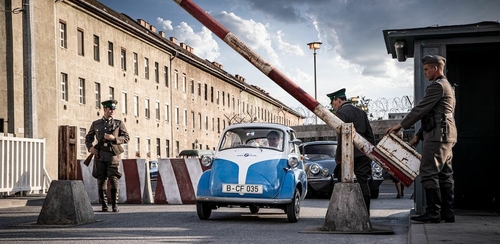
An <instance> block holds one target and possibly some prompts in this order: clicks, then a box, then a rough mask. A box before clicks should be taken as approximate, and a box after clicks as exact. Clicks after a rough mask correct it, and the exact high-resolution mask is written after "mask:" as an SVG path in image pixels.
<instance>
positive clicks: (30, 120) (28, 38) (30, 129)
mask: <svg viewBox="0 0 500 244" xmlns="http://www.w3.org/2000/svg"><path fill="white" fill-rule="evenodd" d="M30 2H31V0H23V2H22V3H23V16H22V19H23V73H24V78H23V85H24V137H25V138H36V137H37V136H38V135H37V134H38V133H37V129H38V122H37V120H35V119H34V116H33V115H36V114H37V103H36V101H37V98H36V97H37V96H36V95H37V94H36V78H35V70H36V67H35V62H33V60H34V59H35V45H34V44H33V43H32V40H33V34H32V30H31V25H32V22H33V10H32V8H30V5H31V3H30Z"/></svg>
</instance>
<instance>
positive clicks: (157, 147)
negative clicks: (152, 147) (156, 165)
mask: <svg viewBox="0 0 500 244" xmlns="http://www.w3.org/2000/svg"><path fill="white" fill-rule="evenodd" d="M156 156H157V157H158V158H160V157H161V147H160V138H156Z"/></svg>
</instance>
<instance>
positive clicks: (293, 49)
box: [276, 30, 304, 57]
mask: <svg viewBox="0 0 500 244" xmlns="http://www.w3.org/2000/svg"><path fill="white" fill-rule="evenodd" d="M276 36H277V37H276V39H277V40H278V49H279V50H280V51H282V52H283V53H285V54H292V55H296V56H299V57H302V56H304V50H303V49H302V48H300V47H299V46H298V45H292V44H290V43H288V42H285V41H283V37H284V36H285V34H284V33H283V31H281V30H280V31H278V32H277V33H276Z"/></svg>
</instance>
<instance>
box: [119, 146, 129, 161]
mask: <svg viewBox="0 0 500 244" xmlns="http://www.w3.org/2000/svg"><path fill="white" fill-rule="evenodd" d="M121 146H122V148H123V153H122V154H121V155H120V156H121V158H122V159H127V158H128V143H125V144H121Z"/></svg>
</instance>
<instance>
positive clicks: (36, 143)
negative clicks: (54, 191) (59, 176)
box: [0, 134, 51, 195]
mask: <svg viewBox="0 0 500 244" xmlns="http://www.w3.org/2000/svg"><path fill="white" fill-rule="evenodd" d="M50 182H51V180H50V177H49V175H48V173H47V170H46V169H45V139H30V138H18V137H5V136H4V135H2V134H0V193H2V195H10V194H13V193H17V192H21V193H24V194H25V193H29V194H32V193H36V192H35V191H39V192H40V191H42V192H41V193H45V192H46V190H47V189H48V187H49V185H50Z"/></svg>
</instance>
